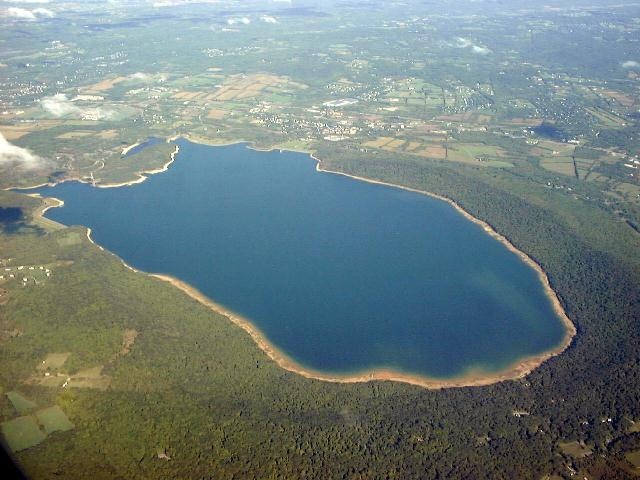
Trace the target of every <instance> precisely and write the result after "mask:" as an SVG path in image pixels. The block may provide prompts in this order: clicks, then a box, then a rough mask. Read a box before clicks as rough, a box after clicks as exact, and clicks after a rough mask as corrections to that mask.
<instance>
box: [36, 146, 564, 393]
mask: <svg viewBox="0 0 640 480" xmlns="http://www.w3.org/2000/svg"><path fill="white" fill-rule="evenodd" d="M237 143H247V142H244V141H235V142H229V143H226V144H224V145H233V144H237ZM215 146H223V144H218V145H215ZM249 148H252V149H254V150H259V151H274V150H287V149H279V148H277V147H274V148H271V149H268V150H260V149H257V148H254V147H249ZM287 151H288V150H287ZM178 152H179V147H178V146H176V150H175V151H174V152H173V153H172V154H171V158H170V160H169V161H168V162H167V163H166V164H165V165H164V166H163V167H161V168H158V169H154V170H150V171H145V172H139V175H140V178H138V179H136V180H133V181H131V182H125V183H121V184H110V185H95V186H97V187H100V188H117V187H121V186H127V185H133V184H137V183H141V182H143V181H144V180H146V179H147V177H146V176H145V174H147V175H151V174H155V173H161V172H165V171H167V170H168V168H169V166H170V165H171V164H172V163H173V162H174V161H175V157H176V155H177V153H178ZM299 153H307V154H309V156H310V157H311V158H312V159H313V160H315V161H316V171H317V172H319V173H328V174H333V175H341V176H345V177H349V178H353V179H355V180H358V181H363V182H367V183H371V184H376V185H383V186H386V187H391V188H398V189H402V190H406V191H409V192H413V193H419V194H422V195H428V196H430V197H432V198H435V199H438V200H441V201H444V202H446V203H448V204H449V205H451V206H452V207H453V208H455V209H456V210H457V211H458V212H459V213H460V214H461V215H463V216H464V217H465V218H466V219H468V220H470V221H472V222H473V223H475V224H477V225H479V226H481V227H482V229H483V230H484V231H485V232H486V233H487V234H489V235H490V236H492V237H493V238H494V239H496V240H497V241H499V242H500V243H502V244H503V245H504V246H505V247H506V248H507V249H508V250H510V251H511V252H513V253H515V254H516V255H518V256H519V257H520V258H521V259H522V260H523V261H524V262H525V263H526V264H527V265H529V266H530V267H531V268H533V269H534V270H535V271H536V273H537V274H538V277H539V279H540V281H541V283H542V285H543V288H544V290H545V294H546V295H547V297H548V298H549V299H550V301H551V303H552V306H553V309H554V311H555V313H556V314H557V315H558V317H559V318H560V320H561V322H562V324H563V326H564V327H565V335H564V337H563V339H562V342H561V343H560V344H559V345H558V346H557V347H556V348H554V349H552V350H549V351H546V352H543V353H540V354H537V355H532V356H529V357H525V358H522V359H521V360H520V361H518V362H517V363H515V364H514V365H511V366H509V367H507V368H505V369H504V370H500V371H497V372H486V371H482V370H479V369H476V368H470V369H469V371H468V372H466V373H464V374H463V375H460V376H458V377H453V378H445V379H440V378H429V377H426V376H421V375H409V374H406V373H403V372H398V371H394V370H391V369H377V370H374V371H364V372H360V373H355V374H345V375H331V374H326V373H323V372H320V371H314V370H311V369H307V368H304V367H302V366H300V365H299V364H297V363H296V362H295V361H294V360H292V359H291V358H290V357H288V356H287V355H286V354H285V353H284V352H282V351H280V350H279V349H278V348H277V347H275V346H274V345H272V344H271V343H270V342H269V341H268V340H267V339H266V337H265V336H264V334H263V333H262V332H261V331H260V330H259V329H258V328H257V327H256V326H255V325H253V324H252V323H251V322H250V321H249V320H248V319H246V318H243V317H242V316H240V315H237V314H236V313H234V312H232V311H231V310H229V309H227V308H226V307H224V306H223V305H220V304H218V303H216V302H214V301H213V300H211V299H210V298H208V297H206V296H205V295H204V294H203V293H201V292H200V291H198V290H197V289H196V288H194V287H192V286H190V285H188V284H187V283H185V282H182V281H181V280H179V279H176V278H173V277H171V276H168V275H162V274H148V275H150V276H152V277H154V278H157V279H160V280H162V281H165V282H168V283H170V284H171V285H173V286H174V287H176V288H178V289H180V290H182V291H183V292H184V293H186V294H187V295H189V296H190V297H191V298H193V299H195V300H196V301H198V302H200V303H201V304H203V305H205V306H207V307H208V308H210V309H211V310H213V311H215V312H216V313H219V314H221V315H223V316H225V317H227V318H228V319H229V320H230V321H231V322H232V323H234V324H235V325H237V326H239V327H240V328H242V329H243V330H245V331H246V332H247V333H248V334H249V335H250V336H251V338H252V339H253V340H254V341H255V343H256V344H257V345H258V347H259V348H260V349H261V350H262V351H263V352H265V354H266V355H267V356H268V357H269V358H270V359H272V360H273V361H275V362H276V363H277V364H278V365H279V366H280V367H281V368H283V369H285V370H287V371H290V372H293V373H296V374H299V375H301V376H303V377H306V378H310V379H316V380H322V381H327V382H335V383H360V382H370V381H395V382H402V383H408V384H411V385H416V386H420V387H423V388H428V389H442V388H453V387H472V386H483V385H491V384H493V383H497V382H501V381H504V380H514V379H519V378H522V377H524V376H526V375H528V374H529V373H531V371H533V370H534V369H535V368H537V367H539V366H540V365H541V364H542V363H544V362H545V361H547V360H549V359H550V358H552V357H554V356H556V355H559V354H561V353H562V352H564V351H565V350H566V349H567V348H568V347H569V345H570V344H571V342H572V340H573V337H574V336H575V335H576V328H575V326H574V324H573V322H572V321H571V320H570V319H569V317H568V316H567V314H566V312H565V311H564V308H563V307H562V304H561V302H560V300H559V298H558V296H557V295H556V293H555V291H554V290H553V288H552V287H551V284H550V282H549V278H548V276H547V275H546V273H545V272H544V270H543V269H542V267H541V266H540V265H538V263H536V262H535V261H534V260H533V259H532V258H531V257H529V256H528V255H527V254H525V253H524V252H522V251H520V250H518V249H517V248H516V247H515V246H514V245H513V244H512V243H511V242H510V241H509V240H508V239H507V238H506V237H504V236H503V235H500V234H499V233H498V232H496V231H495V230H494V229H493V228H492V227H491V226H490V225H489V224H488V223H486V222H484V221H482V220H480V219H478V218H476V217H474V216H473V215H471V214H470V213H468V212H467V211H466V210H464V209H463V208H462V207H461V206H460V205H458V204H457V203H456V202H454V201H453V200H451V199H449V198H447V197H443V196H441V195H437V194H434V193H431V192H427V191H423V190H419V189H415V188H411V187H404V186H402V185H396V184H393V183H388V182H383V181H380V180H373V179H369V178H365V177H360V176H357V175H350V174H347V173H344V172H338V171H332V170H326V169H323V168H322V166H321V163H322V162H321V160H320V159H318V158H317V157H315V156H314V154H313V152H304V151H302V152H299ZM56 206H60V205H52V206H50V207H48V208H53V207H56ZM48 208H47V209H48ZM47 209H44V211H42V212H39V213H40V215H41V216H43V214H44V213H45V212H46V210H47ZM87 237H88V239H89V241H91V243H93V244H94V245H96V246H98V247H99V248H100V249H102V250H104V248H103V247H101V246H100V245H97V244H96V243H95V242H94V241H93V239H92V238H91V229H87ZM118 258H119V257H118ZM120 261H121V262H122V263H123V264H124V266H125V267H127V268H129V269H130V270H132V271H134V272H136V273H144V272H140V271H139V270H136V269H135V268H133V267H131V266H129V265H128V264H127V263H126V262H124V260H122V259H120Z"/></svg>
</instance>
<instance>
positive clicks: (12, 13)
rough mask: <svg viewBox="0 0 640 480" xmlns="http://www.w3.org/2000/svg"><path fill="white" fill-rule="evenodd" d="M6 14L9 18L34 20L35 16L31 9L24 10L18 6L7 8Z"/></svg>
mask: <svg viewBox="0 0 640 480" xmlns="http://www.w3.org/2000/svg"><path fill="white" fill-rule="evenodd" d="M7 16H9V17H11V18H21V19H24V20H36V16H35V14H34V13H33V12H32V11H31V10H25V9H24V8H18V7H10V8H8V9H7Z"/></svg>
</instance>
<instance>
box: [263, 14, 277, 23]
mask: <svg viewBox="0 0 640 480" xmlns="http://www.w3.org/2000/svg"><path fill="white" fill-rule="evenodd" d="M260 20H262V21H263V22H265V23H278V20H277V19H276V17H272V16H271V15H262V16H261V17H260Z"/></svg>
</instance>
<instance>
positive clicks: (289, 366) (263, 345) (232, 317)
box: [123, 262, 572, 390]
mask: <svg viewBox="0 0 640 480" xmlns="http://www.w3.org/2000/svg"><path fill="white" fill-rule="evenodd" d="M123 263H124V262H123ZM125 266H126V267H127V268H130V269H131V270H133V271H136V272H137V271H138V270H135V269H134V268H132V267H130V266H128V265H127V264H126V263H125ZM147 275H148V276H150V277H153V278H156V279H158V280H161V281H163V282H166V283H169V284H171V285H172V286H174V287H175V288H177V289H179V290H181V291H182V292H184V293H185V294H186V295H188V296H189V297H191V298H192V299H193V300H195V301H197V302H198V303H200V304H202V305H204V306H205V307H207V308H209V309H210V310H212V311H214V312H215V313H217V314H219V315H222V316H224V317H226V318H227V319H228V320H229V321H230V322H232V323H233V324H235V325H236V326H238V327H240V328H241V329H243V330H244V331H245V332H246V333H248V334H249V336H250V337H251V339H252V340H253V341H254V342H255V343H256V345H257V346H258V348H260V350H262V351H263V352H264V353H265V354H266V355H267V357H269V358H270V359H271V360H273V361H274V362H275V363H276V364H277V365H278V366H279V367H280V368H282V369H283V370H286V371H288V372H291V373H295V374H297V375H300V376H302V377H305V378H308V379H312V380H320V381H323V382H330V383H367V382H374V381H391V382H399V383H406V384H409V385H413V386H417V387H422V388H426V389H428V390H441V389H444V388H462V387H481V386H487V385H493V384H495V383H499V382H502V381H506V380H517V379H520V378H523V377H525V376H526V375H528V374H529V373H531V371H532V370H534V369H535V368H537V367H539V366H540V365H541V364H542V363H544V362H545V361H546V360H548V359H549V358H551V357H553V356H555V355H558V354H559V353H562V352H563V351H564V350H565V348H566V346H564V344H563V345H562V346H561V348H558V349H555V350H558V351H557V352H556V353H550V352H545V353H541V354H538V355H533V356H529V357H525V358H523V359H521V360H520V361H519V362H518V363H516V364H515V365H512V366H509V367H507V368H505V369H503V370H499V371H496V372H487V371H484V370H482V369H478V368H474V367H470V368H469V369H468V370H467V372H465V373H463V374H462V375H459V376H456V377H451V378H435V377H428V376H425V375H418V374H408V373H404V372H400V371H396V370H393V369H388V368H380V369H374V370H365V371H362V372H356V373H346V374H344V375H342V374H337V373H336V374H328V373H324V372H321V371H317V370H313V369H309V368H305V367H303V366H302V365H300V364H299V363H297V362H296V361H295V360H293V359H292V358H291V357H289V356H288V355H287V354H285V353H284V352H282V351H281V350H280V349H278V348H277V347H276V346H275V345H273V344H272V343H270V342H269V341H268V340H267V339H266V337H265V335H264V334H263V333H262V332H261V331H260V329H259V328H258V327H256V326H255V325H254V324H253V323H252V322H251V321H250V320H248V319H246V318H244V317H243V316H241V315H238V314H237V313H235V312H233V311H231V310H229V309H228V308H226V307H224V306H223V305H221V304H219V303H217V302H215V301H213V300H211V299H210V298H209V297H207V296H206V295H204V294H203V293H202V292H200V291H199V290H198V289H197V288H195V287H192V286H191V285H189V284H187V283H186V282H183V281H182V280H179V279H177V278H175V277H172V276H170V275H166V274H159V273H147ZM571 338H572V337H571ZM555 350H554V351H555Z"/></svg>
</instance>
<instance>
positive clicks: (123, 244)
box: [34, 140, 566, 378]
mask: <svg viewBox="0 0 640 480" xmlns="http://www.w3.org/2000/svg"><path fill="white" fill-rule="evenodd" d="M178 144H179V146H180V152H179V154H178V155H177V158H176V161H175V162H174V163H173V164H172V165H171V167H170V169H169V170H168V171H167V172H164V173H161V174H157V175H152V176H150V177H149V178H148V179H147V180H146V181H145V182H143V183H140V184H136V185H132V186H127V187H122V188H113V189H99V188H95V187H92V186H90V185H88V184H81V183H75V182H68V183H63V184H60V185H57V186H55V187H45V188H40V189H37V190H34V192H38V193H40V194H42V195H44V196H54V197H56V198H59V199H61V200H63V201H64V202H65V205H64V207H61V208H55V209H51V210H49V211H47V213H46V216H47V217H48V218H51V219H52V220H55V221H58V222H60V223H64V224H66V225H85V226H87V227H90V228H91V229H92V238H93V239H94V240H95V241H96V243H98V244H100V245H102V246H104V247H105V248H107V249H109V250H110V251H112V252H114V253H115V254H117V255H118V256H120V257H121V258H122V259H123V260H124V261H125V262H127V263H128V264H129V265H131V266H133V267H135V268H137V269H140V270H143V271H146V272H157V273H163V274H168V275H171V276H173V277H175V278H177V279H180V280H181V281H183V282H186V283H188V284H189V285H192V286H194V287H195V288H197V289H198V290H200V291H201V292H202V293H203V294H205V295H206V296H208V297H209V298H211V299H213V300H214V301H215V302H217V303H219V304H221V305H224V306H225V307H226V308H228V309H230V310H232V311H233V312H235V313H237V314H238V315H240V316H242V317H244V318H245V319H247V320H248V321H250V322H251V323H252V324H254V325H255V326H256V327H257V329H258V330H259V331H260V332H261V334H262V335H263V336H264V337H265V339H266V340H267V341H268V342H269V343H271V344H272V345H273V346H274V347H275V348H276V349H278V350H280V351H281V352H283V354H284V355H286V356H287V357H289V358H290V359H291V360H292V361H293V362H295V363H296V364H298V365H300V366H301V367H302V368H305V369H309V370H312V371H316V372H324V373H326V374H328V375H333V374H338V375H348V374H350V373H354V374H355V373H360V372H367V371H372V370H393V371H396V372H403V373H406V374H409V375H416V376H422V377H428V378H451V377H456V376H461V375H464V374H465V373H466V372H468V371H469V370H474V371H484V372H497V371H501V370H505V369H507V368H509V366H511V365H513V364H516V363H517V362H518V361H520V360H521V359H523V358H526V357H531V356H535V355H539V354H541V353H544V352H546V351H549V350H553V349H554V348H556V347H558V345H560V344H561V343H562V342H563V339H565V334H566V329H565V327H564V325H563V323H562V321H561V319H560V318H559V316H558V315H557V314H556V312H555V311H554V307H553V304H552V301H551V299H550V298H549V296H548V295H547V294H546V292H545V289H544V285H543V283H542V282H541V281H540V278H539V276H538V273H537V272H536V271H535V270H534V269H533V268H531V267H530V266H529V265H527V264H526V263H525V262H524V261H523V260H522V259H521V258H520V257H519V256H518V255H517V254H516V253H514V252H512V251H510V250H509V249H508V248H506V247H505V245H503V244H502V243H500V242H499V241H498V240H496V239H495V238H493V237H491V236H490V235H488V234H487V233H486V232H485V231H484V230H483V228H482V227H481V226H480V225H478V224H476V223H473V222H471V221H469V220H468V219H467V218H465V217H464V216H463V215H461V214H460V213H459V212H458V211H456V210H455V209H454V208H453V207H452V206H451V205H449V204H448V203H446V202H443V201H441V200H437V199H434V198H430V197H428V196H425V195H421V194H418V193H414V192H409V191H404V190H400V189H396V188H392V187H388V186H382V185H373V184H368V183H364V182H360V181H358V180H354V179H351V178H347V177H343V176H338V175H332V174H328V173H318V172H316V169H315V167H316V162H315V160H313V159H311V158H310V157H309V156H308V155H306V154H301V153H293V152H277V151H272V152H259V151H255V150H251V149H249V148H247V147H246V145H242V144H237V145H231V146H224V147H210V146H204V145H197V144H193V143H190V142H187V141H184V140H181V141H179V142H178Z"/></svg>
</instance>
